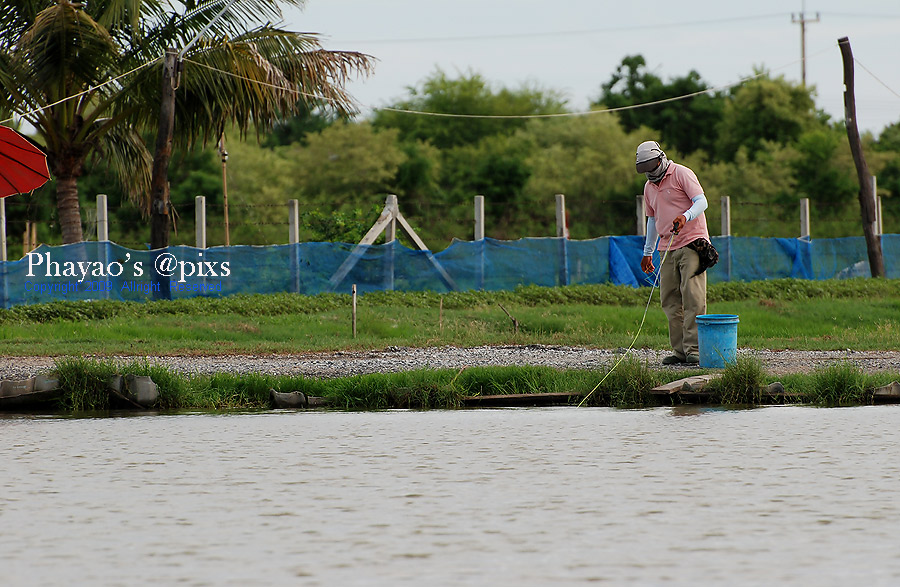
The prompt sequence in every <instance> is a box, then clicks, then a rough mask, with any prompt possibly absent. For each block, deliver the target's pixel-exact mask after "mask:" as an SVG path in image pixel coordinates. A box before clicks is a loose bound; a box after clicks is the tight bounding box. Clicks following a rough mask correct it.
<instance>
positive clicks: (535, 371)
mask: <svg viewBox="0 0 900 587" xmlns="http://www.w3.org/2000/svg"><path fill="white" fill-rule="evenodd" d="M612 366H613V365H612V364H610V365H606V366H602V367H599V368H598V369H596V370H575V369H573V370H559V369H554V368H551V367H536V366H523V367H477V368H468V369H462V370H451V369H422V370H416V371H405V372H400V373H378V374H371V375H358V376H353V377H343V378H335V379H315V378H308V377H303V376H279V375H266V374H260V373H250V374H232V373H217V374H213V375H192V376H187V375H184V374H181V373H178V372H175V371H172V370H169V369H166V368H164V367H160V366H155V365H150V364H149V363H147V362H146V361H121V360H110V359H99V360H98V359H87V358H67V359H62V360H60V361H58V362H57V367H56V373H57V376H58V377H59V380H60V386H61V387H62V389H63V390H64V396H63V398H62V400H60V402H59V404H58V405H57V406H56V408H57V409H59V410H61V411H65V412H83V411H98V410H99V411H102V410H108V409H109V408H110V407H111V406H110V401H109V393H108V392H107V391H106V385H107V382H108V380H109V378H110V377H112V376H113V375H115V374H129V373H130V374H134V375H149V376H150V377H151V378H152V379H153V381H154V382H156V383H157V385H158V388H159V394H160V399H159V402H158V405H157V406H156V407H157V408H158V409H159V410H163V411H170V410H185V409H191V410H228V409H242V410H247V409H253V410H257V409H268V408H270V407H271V406H270V399H269V390H270V389H274V390H275V391H280V392H290V391H302V392H303V393H305V394H306V395H307V396H316V397H323V398H327V401H328V402H329V406H331V407H332V408H336V409H345V410H386V409H454V408H460V407H462V406H463V405H464V404H465V398H467V397H472V396H488V395H491V396H493V395H512V394H536V393H552V392H566V393H569V394H572V397H571V400H570V403H572V404H573V405H575V404H581V403H582V401H581V400H582V398H585V397H587V400H586V401H585V402H583V403H584V404H586V405H590V406H606V407H617V408H644V407H652V406H660V405H673V402H674V403H678V402H680V401H681V399H680V397H681V396H678V395H675V396H657V395H653V394H651V393H650V390H651V389H652V388H653V387H655V386H656V385H659V384H661V383H668V382H670V381H673V380H675V379H676V378H681V377H684V376H686V375H695V374H699V373H702V372H703V371H702V370H697V371H696V372H691V373H686V372H677V373H674V372H670V371H662V370H652V369H650V368H649V367H648V366H647V365H646V364H644V363H641V362H640V361H638V360H637V359H635V358H634V357H633V356H629V357H628V358H626V359H625V360H624V361H622V362H621V363H620V364H619V365H618V367H617V368H616V369H615V370H613V371H612V372H611V373H609V375H608V376H607V377H606V378H605V379H604V376H605V375H607V372H608V371H609V369H610V368H612ZM891 378H894V379H896V378H898V375H897V374H888V373H879V374H874V375H873V374H866V373H863V372H862V371H861V370H860V369H859V368H858V367H855V366H853V365H851V364H849V363H836V364H834V365H828V366H826V367H823V368H821V369H819V370H817V371H816V372H814V373H812V374H809V375H791V376H788V377H787V378H783V379H782V382H783V383H784V387H785V392H786V394H785V396H784V397H788V398H794V401H795V402H796V403H804V404H809V405H820V406H846V405H863V404H871V403H872V402H873V399H874V398H873V393H872V391H873V389H874V388H875V387H878V386H880V385H884V384H886V383H888V382H889V381H890V380H891ZM772 381H773V380H772V378H771V377H769V376H767V375H766V374H765V373H764V372H763V370H762V368H761V366H760V364H759V362H758V361H757V360H755V359H751V358H744V357H739V358H738V359H737V360H736V361H735V362H734V363H732V364H729V365H727V366H726V368H725V369H724V370H723V372H722V377H721V378H719V379H717V380H714V381H713V382H711V383H710V384H709V385H708V388H705V389H704V391H711V394H710V395H709V398H708V399H707V400H706V403H711V404H718V405H726V406H756V405H761V404H765V403H772V402H779V401H784V399H783V398H781V399H779V398H770V397H768V396H767V395H766V394H764V393H763V390H764V388H765V386H766V385H767V384H768V383H771V382H772Z"/></svg>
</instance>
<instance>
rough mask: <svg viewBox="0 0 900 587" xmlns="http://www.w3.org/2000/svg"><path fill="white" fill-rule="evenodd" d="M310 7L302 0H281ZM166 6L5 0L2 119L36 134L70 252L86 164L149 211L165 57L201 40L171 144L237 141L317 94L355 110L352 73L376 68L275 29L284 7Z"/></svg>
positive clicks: (261, 3) (190, 61) (183, 83)
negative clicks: (152, 137) (94, 162)
mask: <svg viewBox="0 0 900 587" xmlns="http://www.w3.org/2000/svg"><path fill="white" fill-rule="evenodd" d="M285 3H286V4H290V5H294V6H302V5H303V4H304V0H285ZM167 7H168V6H167V5H162V4H160V3H158V2H155V1H153V0H143V1H142V0H137V1H136V2H131V3H124V4H123V3H120V2H114V1H109V0H101V1H99V2H96V3H94V2H90V3H71V2H69V1H68V0H0V71H3V74H2V75H0V85H2V87H3V90H4V92H3V93H2V94H0V111H4V110H6V111H16V112H19V114H20V116H21V118H22V119H23V120H24V121H26V122H28V123H29V124H31V126H33V127H34V129H35V131H36V133H37V136H38V137H39V139H40V140H41V141H42V142H43V146H44V148H45V149H46V151H47V155H48V163H49V165H50V169H51V173H52V174H53V176H54V177H55V179H56V181H57V207H58V210H59V220H60V225H61V229H62V236H63V242H64V243H70V242H78V241H80V240H81V238H82V228H81V213H80V208H79V204H78V178H79V177H80V176H81V175H82V173H83V172H84V166H85V162H86V161H87V160H88V159H89V158H99V159H102V160H104V161H105V162H106V163H107V164H108V165H109V167H110V169H112V170H113V171H115V172H116V175H117V176H118V178H119V180H120V181H121V183H122V185H123V186H124V187H125V188H126V189H127V191H128V193H129V195H130V197H132V198H133V199H134V200H135V201H138V202H139V203H140V204H141V206H142V207H143V208H144V209H145V210H146V209H147V208H148V204H149V202H148V200H149V198H148V187H149V183H150V163H151V158H150V154H149V153H148V151H147V148H146V145H145V144H144V142H143V141H142V140H141V137H140V134H139V131H140V130H141V129H156V128H157V124H158V116H159V111H160V92H161V88H160V83H159V80H160V72H161V69H162V61H161V60H160V57H161V56H162V55H163V54H164V53H165V52H166V50H167V49H168V48H185V49H188V48H187V45H188V43H189V42H190V41H191V40H192V39H194V38H196V37H197V35H198V33H200V32H201V31H202V30H203V29H204V27H206V26H207V25H209V24H210V23H211V22H212V23H213V24H212V26H211V27H210V28H209V29H208V32H206V33H205V34H206V35H207V36H205V37H204V38H202V39H200V40H199V42H197V43H196V44H194V45H193V46H191V47H190V48H189V49H188V50H187V52H186V53H185V55H184V56H183V57H184V61H181V62H179V66H178V67H179V71H180V72H181V73H180V76H179V77H178V78H177V79H178V80H179V82H180V86H179V87H178V90H177V93H176V104H175V111H176V112H177V122H176V124H175V133H176V134H175V140H176V142H177V143H178V144H180V145H183V146H186V147H191V146H193V145H195V144H197V143H200V142H202V143H206V142H208V141H215V140H217V139H218V136H219V134H221V131H222V129H223V128H224V125H225V124H226V122H229V121H230V122H233V123H234V124H235V125H236V126H237V128H238V129H239V130H240V132H241V133H246V132H247V131H248V130H249V129H250V127H251V126H254V125H256V126H258V127H263V128H265V127H269V126H271V125H272V124H273V123H274V122H275V121H276V120H278V119H280V118H281V117H283V116H284V115H285V114H290V113H292V112H294V111H296V109H297V104H298V99H299V100H301V102H300V103H302V100H305V99H306V98H308V97H309V96H310V95H314V96H316V98H315V99H319V100H324V101H326V102H327V103H328V104H329V105H330V106H331V107H332V108H334V109H336V110H338V111H341V112H348V111H351V110H352V109H353V106H354V105H353V100H352V98H351V97H350V96H349V95H348V94H347V93H346V92H345V91H344V90H343V85H344V82H345V81H346V79H347V78H348V76H349V75H352V74H354V73H358V72H363V73H367V72H369V71H370V70H371V66H372V59H371V58H370V57H369V56H367V55H364V54H361V53H356V52H343V51H325V50H323V49H322V48H321V46H320V45H319V43H318V40H317V37H316V36H315V35H312V34H305V33H293V32H290V31H286V30H283V29H279V28H276V27H272V26H270V25H268V24H267V23H268V22H272V21H278V20H280V19H281V13H280V8H279V3H278V2H277V1H276V0H248V1H247V2H241V3H232V4H230V7H229V9H228V10H227V11H225V12H223V13H221V16H220V18H218V19H217V20H215V22H213V20H214V18H215V15H217V14H219V12H220V10H221V8H222V3H221V1H220V0H200V1H199V2H192V1H189V2H184V3H177V4H176V5H175V8H176V9H177V8H181V10H180V11H179V10H175V11H173V12H169V11H168V10H167Z"/></svg>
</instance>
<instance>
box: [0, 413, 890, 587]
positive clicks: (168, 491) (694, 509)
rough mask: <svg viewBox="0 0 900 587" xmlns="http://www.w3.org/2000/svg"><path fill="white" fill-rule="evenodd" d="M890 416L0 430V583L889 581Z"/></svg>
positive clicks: (186, 418) (245, 421)
mask: <svg viewBox="0 0 900 587" xmlns="http://www.w3.org/2000/svg"><path fill="white" fill-rule="evenodd" d="M898 445H900V407H889V406H885V407H860V408H844V409H816V408H808V407H793V406H788V407H767V408H759V409H753V410H723V409H710V408H655V409H650V410H615V409H603V408H596V409H595V408H571V407H569V408H545V409H537V408H534V409H502V410H455V411H428V412H413V411H385V412H364V413H355V412H352V413H348V412H332V411H328V412H278V411H276V412H266V413H230V414H219V415H213V414H178V415H138V416H121V417H96V418H61V417H47V416H44V417H40V416H2V417H0V529H2V531H0V584H2V585H76V584H84V585H138V584H155V585H172V584H175V583H180V584H184V585H510V586H522V585H564V584H583V583H586V582H594V581H596V582H600V583H603V582H607V583H614V584H652V585H700V584H711V585H723V584H729V585H769V584H794V585H848V584H854V585H896V584H898V583H900V549H898V548H897V541H896V538H897V532H898V528H900V459H898V457H897V453H896V452H895V451H896V450H897V448H896V447H897V446H898Z"/></svg>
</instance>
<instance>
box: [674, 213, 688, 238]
mask: <svg viewBox="0 0 900 587" xmlns="http://www.w3.org/2000/svg"><path fill="white" fill-rule="evenodd" d="M685 224H687V218H685V217H684V214H682V215H681V216H679V217H678V218H676V219H675V221H674V222H672V232H674V233H675V234H678V232H679V231H680V230H681V229H682V228H684V225H685Z"/></svg>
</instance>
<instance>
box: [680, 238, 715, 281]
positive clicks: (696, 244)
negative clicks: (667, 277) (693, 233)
mask: <svg viewBox="0 0 900 587" xmlns="http://www.w3.org/2000/svg"><path fill="white" fill-rule="evenodd" d="M686 246H687V247H688V248H691V249H693V250H695V251H697V254H698V255H699V256H700V268H699V269H697V272H696V273H694V276H697V275H700V274H701V273H703V272H704V271H706V270H707V269H709V268H710V267H712V266H713V265H715V264H716V263H718V262H719V251H717V250H716V247H714V246H712V243H711V242H709V241H708V240H706V239H704V238H698V239H697V240H695V241H693V242H690V243H688V244H687V245H686Z"/></svg>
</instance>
